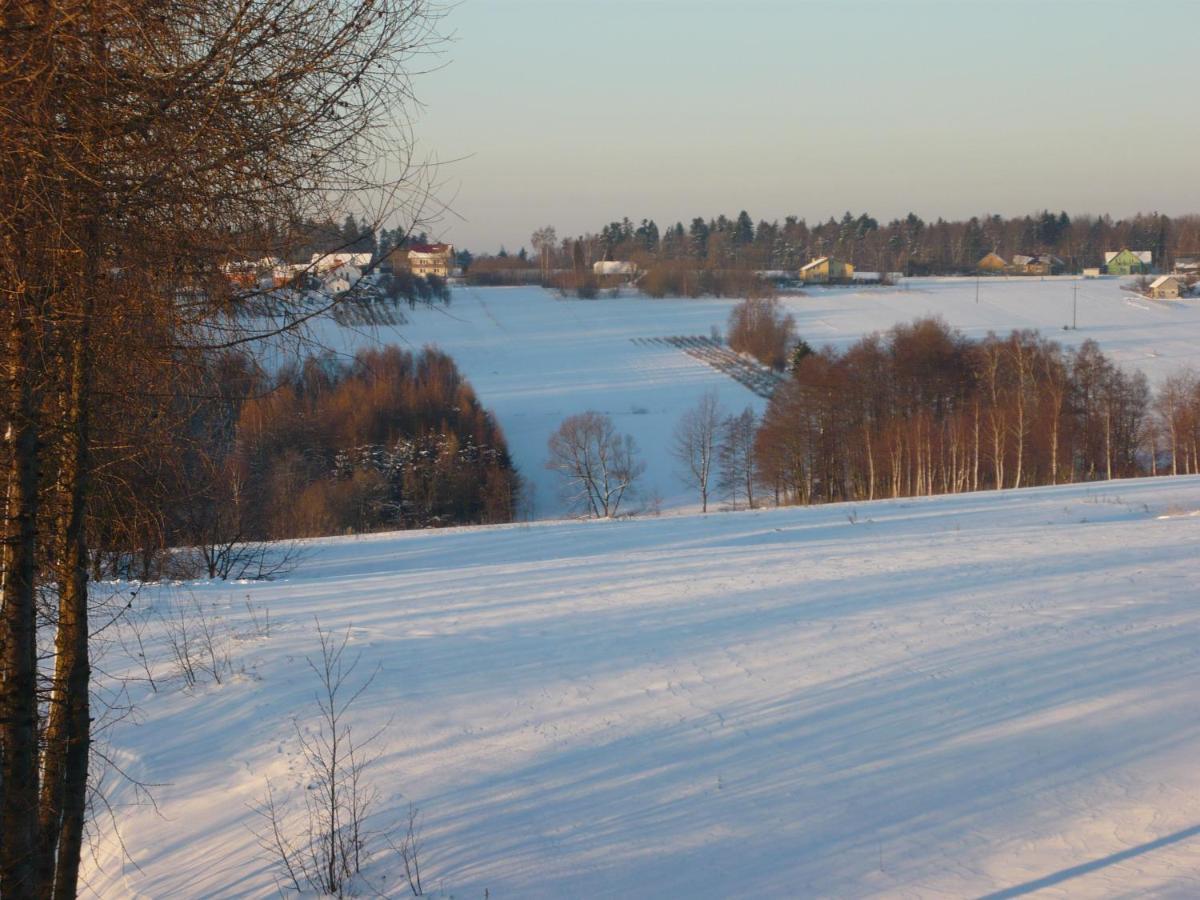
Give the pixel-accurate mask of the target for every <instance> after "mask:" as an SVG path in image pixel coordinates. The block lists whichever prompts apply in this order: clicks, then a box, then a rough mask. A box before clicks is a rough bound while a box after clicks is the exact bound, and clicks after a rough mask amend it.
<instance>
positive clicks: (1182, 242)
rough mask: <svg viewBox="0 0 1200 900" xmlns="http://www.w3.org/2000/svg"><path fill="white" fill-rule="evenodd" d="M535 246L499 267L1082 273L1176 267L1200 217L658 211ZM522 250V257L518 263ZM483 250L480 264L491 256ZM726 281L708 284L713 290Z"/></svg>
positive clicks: (675, 289)
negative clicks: (674, 215) (998, 261)
mask: <svg viewBox="0 0 1200 900" xmlns="http://www.w3.org/2000/svg"><path fill="white" fill-rule="evenodd" d="M532 243H533V247H534V252H533V253H532V254H529V255H528V259H527V258H526V253H525V252H524V250H522V251H521V252H520V254H518V257H509V256H505V257H504V259H505V260H513V262H512V263H509V262H496V263H490V262H489V263H488V265H494V266H496V267H504V268H520V269H522V270H524V271H525V272H526V273H533V272H534V271H535V270H538V271H541V272H543V273H547V272H553V271H559V272H562V271H577V270H581V269H585V268H586V269H590V268H591V266H592V264H593V263H594V262H597V261H600V260H630V261H633V262H636V263H637V264H638V266H639V268H640V269H641V270H642V271H644V272H646V273H647V276H645V277H646V278H648V277H649V275H650V273H655V272H658V273H660V274H659V275H658V276H657V277H658V278H659V280H660V281H661V282H663V288H662V290H663V291H664V292H667V293H675V294H689V293H696V292H700V293H712V292H714V291H713V290H712V289H710V290H702V289H701V288H700V286H699V282H698V281H697V279H696V278H692V279H691V280H690V281H689V282H688V283H687V284H686V285H685V284H684V282H683V276H682V274H681V273H682V272H684V271H695V270H718V271H728V270H751V271H759V272H765V271H782V272H796V271H797V270H798V269H799V268H800V267H801V266H802V265H804V264H805V263H807V262H809V261H810V260H812V259H815V258H818V257H822V256H834V257H837V258H839V259H843V260H845V261H847V262H850V263H852V264H854V265H855V266H856V267H857V268H858V269H860V270H863V271H873V272H900V273H904V274H906V275H953V274H967V273H974V272H975V271H977V267H978V263H979V261H980V260H981V259H982V258H983V257H984V256H985V255H987V254H988V253H990V252H993V251H995V252H997V253H999V254H1000V255H1001V256H1003V257H1004V258H1005V259H1011V258H1012V256H1013V255H1015V254H1025V255H1035V254H1039V253H1050V254H1053V255H1055V256H1057V257H1059V258H1060V259H1062V260H1063V262H1064V264H1065V267H1066V269H1067V270H1068V271H1073V272H1078V271H1079V270H1081V269H1083V268H1085V267H1089V266H1099V265H1102V264H1103V262H1104V253H1105V251H1108V250H1119V249H1121V248H1122V247H1129V248H1130V249H1134V250H1150V251H1152V252H1153V253H1154V261H1155V265H1156V266H1158V267H1166V266H1169V265H1170V264H1171V263H1172V262H1173V260H1174V258H1175V257H1176V256H1182V255H1189V256H1190V255H1200V215H1188V216H1179V217H1175V218H1172V217H1169V216H1165V215H1160V214H1158V213H1149V214H1138V215H1136V216H1133V217H1131V218H1127V219H1113V218H1112V217H1110V216H1107V215H1105V216H1092V215H1079V216H1075V217H1071V216H1069V215H1068V214H1067V213H1066V212H1059V213H1054V212H1049V211H1044V212H1040V213H1037V214H1034V215H1026V216H1016V217H1011V218H1005V217H1003V216H999V215H987V216H978V217H973V218H970V219H967V220H957V221H947V220H945V219H940V218H939V219H937V220H936V221H933V222H927V221H925V220H924V219H922V218H921V217H920V216H917V215H916V214H914V213H909V214H908V215H907V216H905V217H904V218H900V219H893V220H892V221H890V222H886V223H881V222H879V221H878V220H876V219H874V218H872V217H871V216H870V215H867V214H866V213H862V214H860V215H854V214H852V213H850V212H847V213H846V214H845V215H844V216H842V218H841V219H840V220H838V219H834V218H830V219H829V220H828V221H827V222H818V223H813V224H809V223H808V222H806V221H805V220H804V219H802V218H800V217H798V216H788V217H787V218H785V219H784V220H783V221H782V222H780V221H778V220H774V221H769V222H768V221H765V220H759V221H757V222H756V221H755V220H754V219H753V218H752V217H751V216H750V214H749V213H747V212H745V211H743V212H741V213H739V214H738V215H736V216H734V217H732V218H730V217H727V216H724V215H720V216H717V217H715V218H708V219H705V218H701V217H697V218H694V219H692V221H691V223H690V224H688V225H685V224H684V223H683V222H676V223H675V224H673V225H668V226H665V227H662V228H660V226H659V225H658V224H657V223H656V222H654V220H652V219H642V220H641V221H640V222H639V223H637V224H635V223H634V221H633V220H631V219H629V218H625V219H622V220H621V221H619V222H611V223H609V224H607V225H605V226H603V227H602V228H601V229H600V230H599V231H597V232H593V233H588V234H584V235H580V236H578V237H568V238H564V239H562V240H561V241H560V240H559V239H558V238H557V235H556V234H555V231H554V229H553V228H551V227H547V228H543V229H539V230H538V231H537V232H536V233H535V234H534V235H533V239H532ZM518 258H519V265H518V263H517V262H516V261H517V260H518ZM485 259H486V260H499V259H501V258H500V257H481V258H476V260H475V261H474V263H473V268H474V267H478V266H480V265H481V263H483V261H484V260H485ZM714 287H719V286H714V285H705V288H714Z"/></svg>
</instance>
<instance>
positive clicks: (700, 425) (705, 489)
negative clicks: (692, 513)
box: [671, 391, 721, 512]
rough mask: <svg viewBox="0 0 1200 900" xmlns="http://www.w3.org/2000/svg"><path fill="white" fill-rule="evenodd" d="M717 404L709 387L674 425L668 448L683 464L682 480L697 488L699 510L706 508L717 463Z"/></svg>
mask: <svg viewBox="0 0 1200 900" xmlns="http://www.w3.org/2000/svg"><path fill="white" fill-rule="evenodd" d="M720 431H721V407H720V404H719V403H718V401H717V395H716V393H715V392H713V391H709V392H708V393H706V394H705V395H704V396H703V397H701V398H700V402H699V403H698V404H697V405H696V406H694V407H692V408H691V409H689V410H687V411H686V412H684V414H683V415H682V416H681V417H680V419H679V424H678V425H677V426H676V427H675V437H674V443H673V444H672V447H671V452H672V454H673V455H674V456H675V458H676V459H677V460H678V461H679V463H680V465H682V466H683V473H682V477H683V481H684V483H685V484H687V485H688V486H689V487H693V488H695V489H696V490H697V491H699V492H700V510H701V512H708V495H709V489H710V486H711V484H712V479H713V472H714V470H715V469H716V464H717V450H718V439H719V436H720Z"/></svg>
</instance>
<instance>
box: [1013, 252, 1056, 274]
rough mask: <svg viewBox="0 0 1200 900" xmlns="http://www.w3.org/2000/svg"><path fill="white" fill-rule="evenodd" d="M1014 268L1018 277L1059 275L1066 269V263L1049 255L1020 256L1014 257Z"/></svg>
mask: <svg viewBox="0 0 1200 900" xmlns="http://www.w3.org/2000/svg"><path fill="white" fill-rule="evenodd" d="M1012 268H1013V272H1014V273H1015V274H1017V275H1057V274H1059V273H1060V272H1062V270H1063V269H1064V268H1066V263H1064V262H1063V261H1062V260H1061V259H1059V258H1058V257H1057V256H1053V255H1051V254H1049V253H1041V254H1038V255H1037V256H1024V255H1021V254H1018V255H1016V256H1014V257H1013V264H1012Z"/></svg>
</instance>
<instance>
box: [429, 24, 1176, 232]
mask: <svg viewBox="0 0 1200 900" xmlns="http://www.w3.org/2000/svg"><path fill="white" fill-rule="evenodd" d="M442 31H443V32H444V33H445V34H446V35H447V36H448V37H449V40H448V41H447V42H446V43H445V44H444V46H443V47H442V53H441V56H440V57H439V58H437V59H436V60H433V61H432V62H433V64H434V65H436V66H437V67H436V68H434V69H432V70H431V71H428V72H425V73H424V74H421V75H419V76H418V77H417V79H416V91H417V94H418V97H419V99H420V101H421V103H422V107H421V109H420V110H419V112H418V116H417V119H416V122H415V133H416V137H417V140H418V142H419V145H418V150H419V152H420V153H422V154H423V155H425V156H428V157H430V158H433V159H436V160H438V161H439V165H438V168H437V170H436V178H437V182H438V185H439V187H438V199H439V201H440V202H441V203H442V204H443V205H444V206H445V207H446V208H447V210H448V211H447V212H445V213H444V214H442V216H441V217H440V221H439V222H436V223H434V224H433V225H432V226H431V227H430V228H429V230H430V232H431V234H432V235H434V236H436V237H439V238H443V239H446V240H449V241H451V242H452V243H454V244H455V245H456V246H458V247H467V248H469V249H471V250H472V251H473V252H476V253H478V252H495V251H496V250H497V249H499V247H500V246H501V245H504V246H505V247H506V248H507V249H508V250H509V251H515V250H516V249H517V248H518V247H520V246H522V245H525V246H528V245H529V236H530V234H531V233H532V231H533V230H534V229H536V228H538V227H540V226H543V225H553V226H554V227H555V228H556V229H557V232H558V235H559V237H564V236H566V235H575V234H580V233H583V232H588V231H598V230H599V229H600V228H601V227H602V226H603V225H604V224H605V223H607V222H610V221H614V220H619V219H621V218H622V217H623V216H628V217H629V218H631V219H633V220H634V221H635V222H637V221H639V220H640V219H642V218H652V219H654V220H656V221H657V222H658V224H659V225H660V227H661V226H664V225H666V224H668V223H674V222H675V221H683V222H684V223H687V222H688V221H690V220H691V219H692V218H693V217H695V216H704V217H705V218H710V217H714V216H716V215H717V214H719V213H725V214H727V215H736V214H737V213H738V212H739V211H740V210H742V209H746V210H748V211H749V212H750V214H751V215H752V216H753V217H754V218H755V220H758V219H782V218H783V217H784V216H786V215H798V216H800V217H802V218H805V219H807V220H808V221H810V222H812V221H816V220H820V219H826V218H828V217H829V216H837V217H840V216H841V215H842V213H843V212H845V211H846V210H851V211H853V212H854V213H855V214H857V213H859V212H867V213H869V214H871V215H873V216H875V217H876V218H877V219H881V220H886V219H890V218H893V217H897V216H901V215H904V214H906V213H907V212H909V211H910V210H911V211H914V212H916V213H917V214H918V215H921V216H922V217H924V218H926V219H935V218H937V217H938V216H942V217H945V218H963V217H969V216H971V215H979V214H984V213H1000V214H1003V215H1015V214H1023V213H1027V212H1033V211H1036V210H1041V209H1045V208H1048V209H1053V210H1058V209H1066V210H1068V211H1069V212H1071V213H1075V214H1078V213H1086V212H1091V213H1100V212H1109V213H1112V214H1113V215H1115V216H1121V215H1128V214H1131V213H1133V212H1137V211H1139V210H1141V211H1154V210H1157V211H1159V212H1164V213H1167V214H1180V213H1184V212H1198V211H1200V178H1198V177H1197V175H1198V173H1200V166H1198V165H1197V159H1198V158H1200V116H1198V115H1197V105H1198V102H1200V101H1198V97H1197V93H1196V91H1195V85H1196V83H1197V76H1198V74H1200V43H1197V41H1196V39H1195V35H1196V34H1198V33H1200V0H1139V2H1137V3H1115V2H1107V0H1042V2H1036V3H1033V2H1026V0H873V2H864V0H836V2H831V0H824V2H821V0H787V2H785V0H738V2H732V0H722V2H717V0H460V2H458V3H457V4H455V5H454V6H453V7H451V8H450V9H449V11H448V13H447V15H446V17H445V19H444V21H443V23H442ZM1189 43H1190V45H1191V46H1190V47H1189V46H1188V44H1189Z"/></svg>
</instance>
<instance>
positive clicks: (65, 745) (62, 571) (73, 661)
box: [39, 286, 92, 900]
mask: <svg viewBox="0 0 1200 900" xmlns="http://www.w3.org/2000/svg"><path fill="white" fill-rule="evenodd" d="M85 290H91V287H90V286H88V287H86V288H85ZM91 315H92V309H91V302H90V300H89V299H85V301H84V310H83V314H82V316H81V323H80V330H79V333H78V335H77V337H76V340H75V341H74V345H73V347H72V351H73V352H72V359H71V361H70V364H71V383H70V387H69V390H68V392H67V402H66V404H65V409H64V410H63V412H64V422H65V424H66V428H65V430H64V431H65V433H64V447H63V457H62V462H61V468H60V473H59V484H60V490H61V493H62V497H63V507H64V509H63V514H62V546H61V550H60V556H59V561H58V586H59V608H58V632H57V635H56V638H55V670H54V690H53V696H52V700H51V703H50V719H49V723H48V724H47V727H46V734H45V745H46V749H45V756H44V764H43V771H42V804H41V810H40V815H39V825H40V829H41V855H40V860H39V866H40V875H39V880H40V882H41V886H42V891H43V895H44V896H48V897H53V898H55V900H59V898H64V900H65V898H72V897H74V896H75V895H76V892H77V885H78V879H79V859H80V854H81V852H82V843H83V825H84V815H85V809H86V805H87V775H88V749H89V746H90V743H91V715H90V713H91V710H90V698H89V696H88V691H89V682H90V676H91V671H90V664H89V654H88V618H87V612H88V587H87V585H88V576H87V563H88V555H87V544H86V535H85V530H84V512H85V505H86V498H87V472H88V442H89V426H90V419H89V401H90V394H91V391H90V388H91V359H90V333H89V323H90V319H91Z"/></svg>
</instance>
